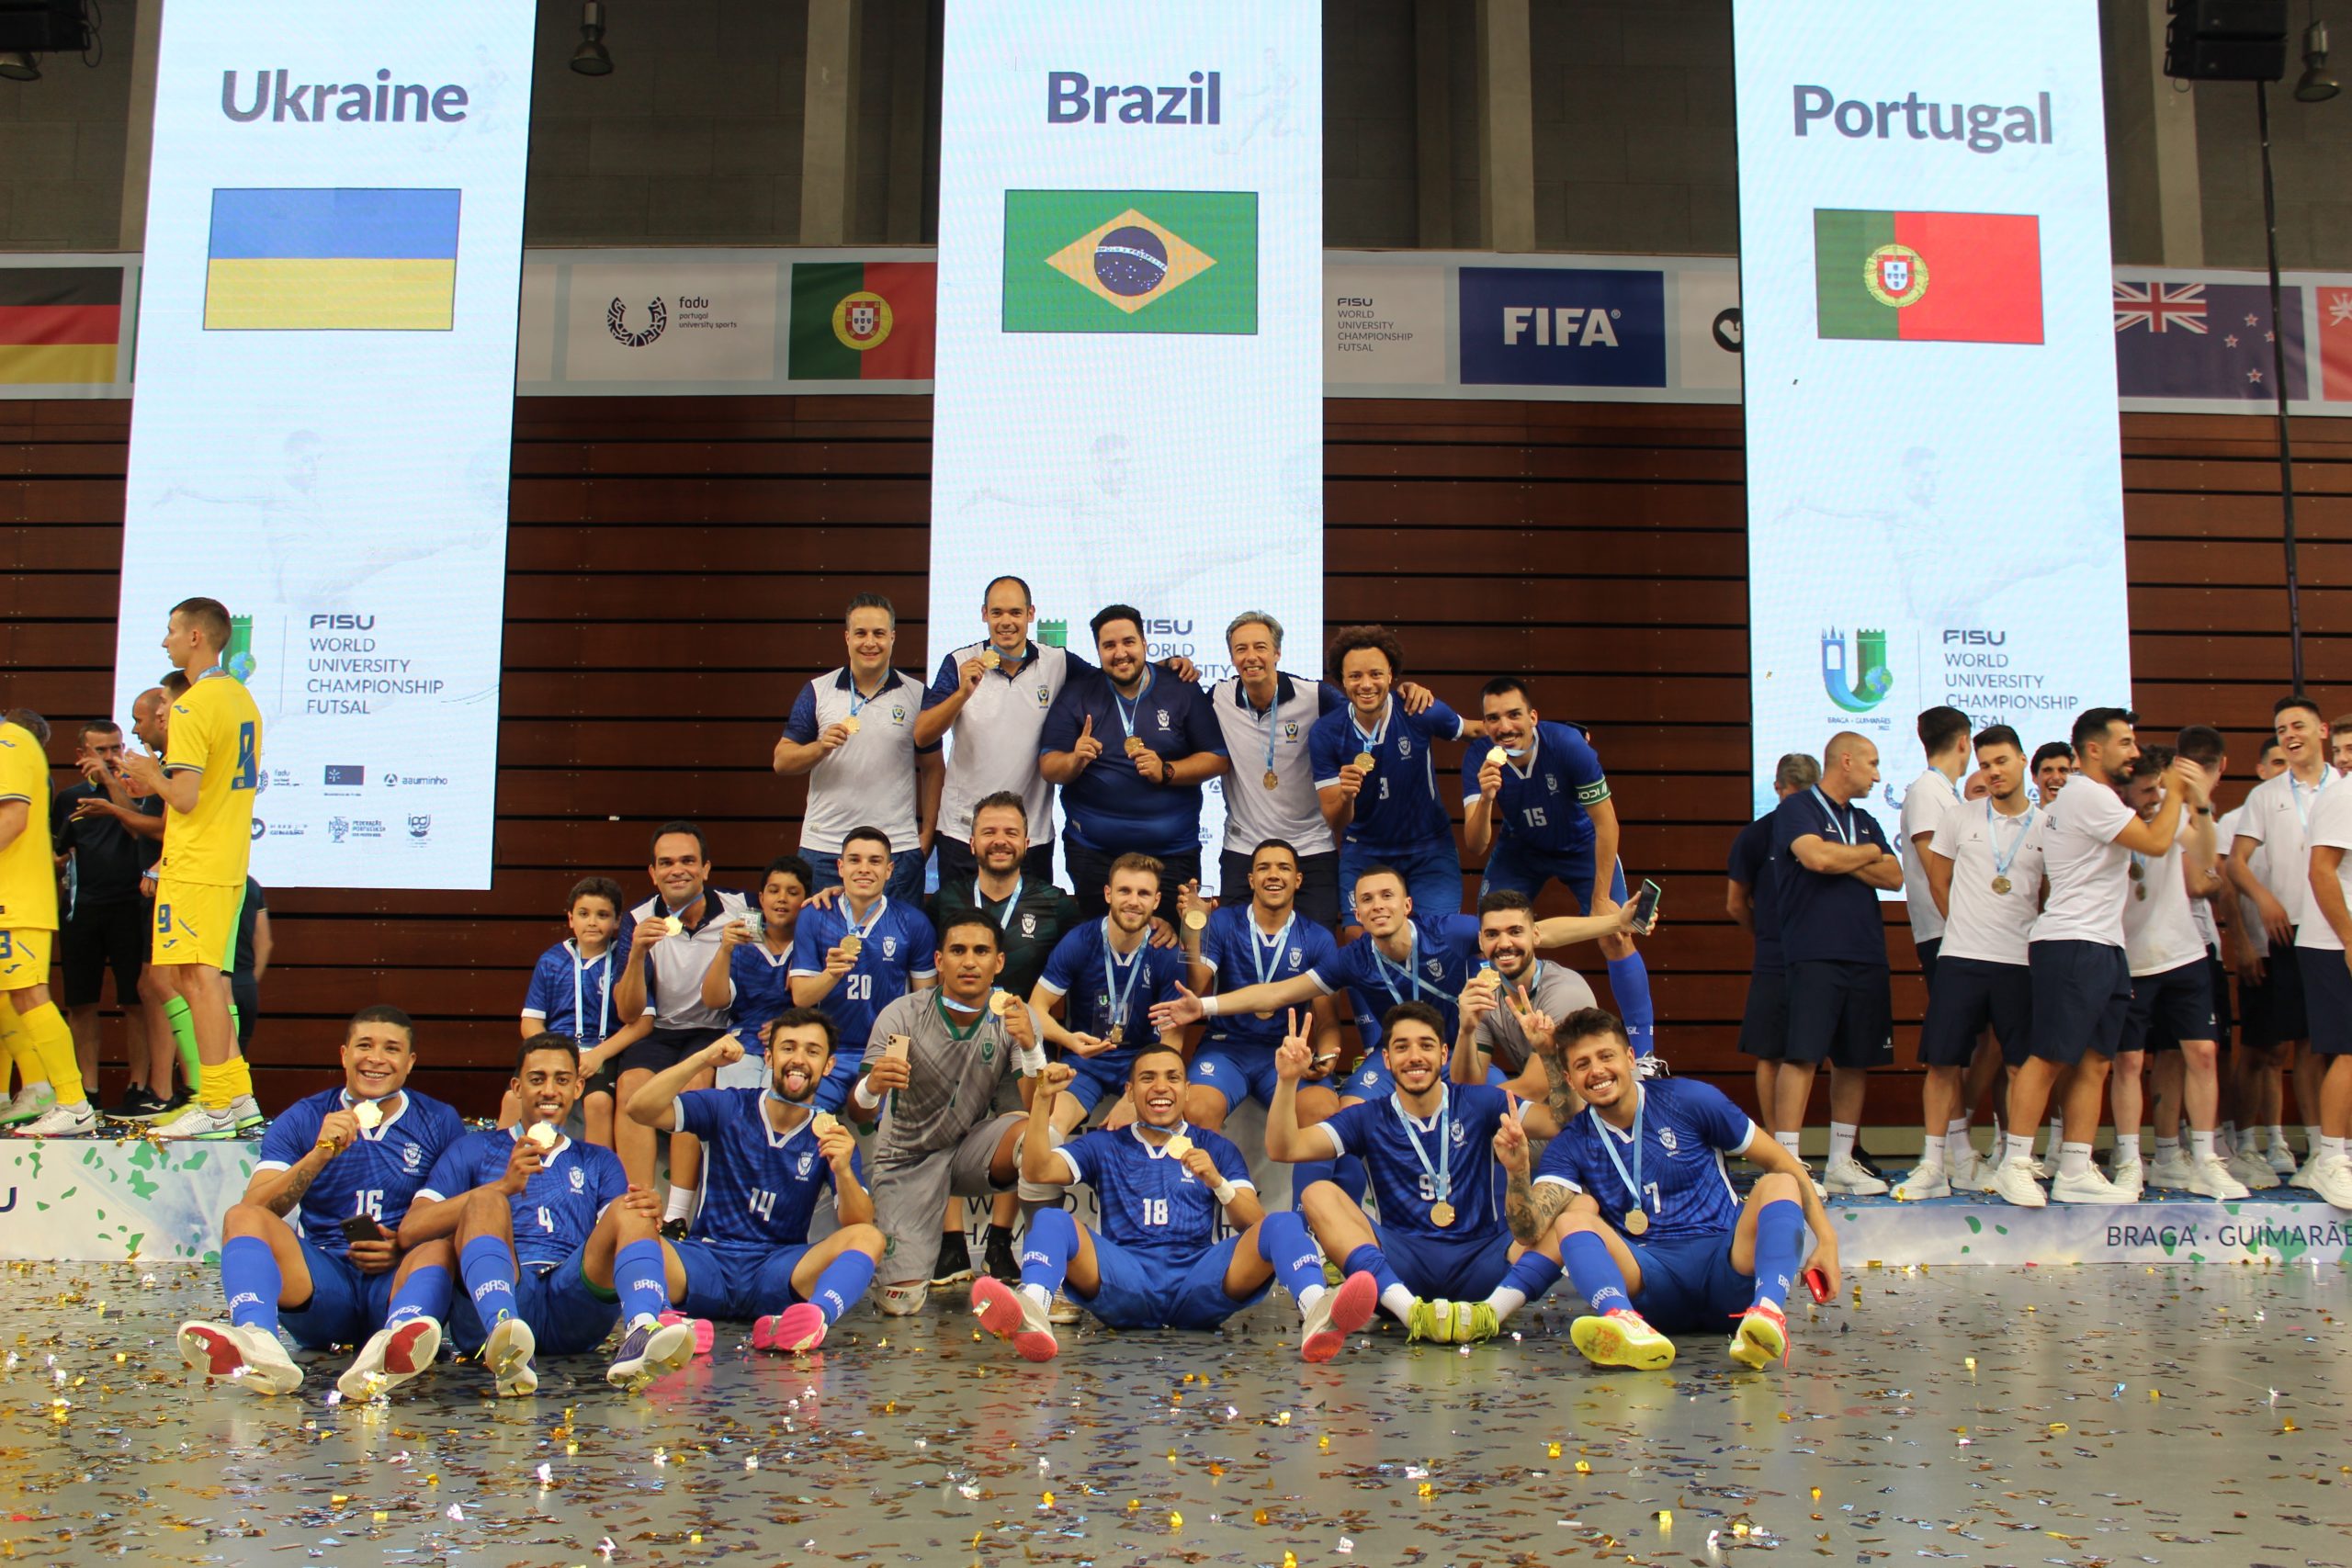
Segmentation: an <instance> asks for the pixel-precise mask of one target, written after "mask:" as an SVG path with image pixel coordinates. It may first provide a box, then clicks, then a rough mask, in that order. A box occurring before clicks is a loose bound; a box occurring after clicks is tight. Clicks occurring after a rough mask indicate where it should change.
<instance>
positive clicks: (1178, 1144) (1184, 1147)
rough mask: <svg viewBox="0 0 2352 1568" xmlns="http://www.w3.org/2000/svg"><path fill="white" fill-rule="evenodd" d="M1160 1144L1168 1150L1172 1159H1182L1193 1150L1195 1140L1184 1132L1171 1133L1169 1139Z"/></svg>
mask: <svg viewBox="0 0 2352 1568" xmlns="http://www.w3.org/2000/svg"><path fill="white" fill-rule="evenodd" d="M1159 1146H1160V1147H1161V1148H1163V1149H1166V1150H1167V1151H1168V1157H1169V1158H1170V1159H1182V1158H1183V1157H1184V1156H1186V1155H1188V1154H1191V1153H1192V1152H1193V1140H1192V1139H1190V1138H1188V1137H1186V1136H1184V1134H1182V1133H1170V1134H1168V1141H1167V1142H1166V1143H1164V1144H1162V1145H1159Z"/></svg>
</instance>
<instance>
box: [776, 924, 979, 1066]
mask: <svg viewBox="0 0 2352 1568" xmlns="http://www.w3.org/2000/svg"><path fill="white" fill-rule="evenodd" d="M877 902H878V903H879V905H880V908H878V909H868V910H867V911H866V916H867V919H869V920H870V921H871V922H872V924H871V926H870V927H869V928H866V929H865V945H864V946H862V947H860V948H859V949H858V953H857V963H856V964H854V966H853V967H852V968H851V969H850V972H849V973H848V974H846V975H843V976H842V977H841V980H840V981H839V982H838V983H837V984H836V985H835V986H834V987H833V988H832V990H831V991H830V992H829V993H827V995H826V997H825V999H824V1001H823V1002H822V1003H820V1004H819V1005H820V1006H821V1007H823V1008H824V1010H826V1011H827V1012H829V1013H831V1015H832V1018H833V1023H834V1025H835V1026H836V1027H837V1028H838V1029H840V1031H841V1045H842V1051H843V1052H845V1053H846V1052H850V1051H854V1050H856V1049H859V1048H861V1047H863V1046H864V1045H865V1043H866V1042H867V1041H868V1040H870V1039H872V1038H873V1036H874V1021H875V1019H876V1018H877V1017H879V1016H880V1014H881V1011H882V1010H883V1009H884V1008H886V1007H888V1006H889V1005H890V1004H891V1003H892V1002H895V1001H897V1000H898V999H899V998H900V997H903V996H905V995H906V994H907V993H908V992H909V991H910V990H912V989H913V988H914V982H916V981H917V980H928V979H930V978H932V977H933V976H934V975H936V974H937V973H938V972H939V939H938V938H937V937H936V936H935V935H933V931H932V929H931V922H930V921H929V920H928V919H924V918H923V912H922V910H921V909H919V908H916V907H915V906H914V905H912V904H902V903H899V901H898V900H897V899H895V898H883V899H880V900H878V901H877ZM849 931H850V918H849V900H848V899H847V898H836V899H835V900H833V907H832V908H830V909H818V908H803V909H802V910H801V911H800V919H799V921H798V923H797V924H796V925H795V926H794V927H793V931H792V973H793V974H795V975H821V974H823V973H824V972H825V954H826V953H831V951H832V950H833V949H834V948H836V947H838V946H840V945H841V940H842V937H844V936H846V935H847V934H849ZM738 951H741V950H740V949H739V950H738Z"/></svg>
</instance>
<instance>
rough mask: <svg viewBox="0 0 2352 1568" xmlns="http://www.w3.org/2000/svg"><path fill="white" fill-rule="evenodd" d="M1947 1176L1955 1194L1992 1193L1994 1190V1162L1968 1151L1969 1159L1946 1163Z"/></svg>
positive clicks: (1973, 1151)
mask: <svg viewBox="0 0 2352 1568" xmlns="http://www.w3.org/2000/svg"><path fill="white" fill-rule="evenodd" d="M1945 1174H1946V1176H1947V1177H1948V1178H1949V1179H1950V1180H1951V1190H1953V1191H1955V1192H1990V1191H1991V1190H1993V1162H1992V1161H1991V1160H1989V1159H1986V1158H1985V1156H1983V1155H1981V1154H1978V1153H1977V1152H1976V1151H1975V1150H1974V1149H1971V1150H1969V1151H1968V1155H1967V1157H1966V1158H1965V1159H1962V1160H1960V1161H1958V1162H1953V1161H1950V1160H1947V1161H1946V1172H1945Z"/></svg>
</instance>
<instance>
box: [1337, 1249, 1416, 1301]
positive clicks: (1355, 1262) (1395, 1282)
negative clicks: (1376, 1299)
mask: <svg viewBox="0 0 2352 1568" xmlns="http://www.w3.org/2000/svg"><path fill="white" fill-rule="evenodd" d="M1341 1267H1342V1268H1343V1269H1345V1270H1346V1271H1347V1272H1348V1273H1351V1274H1370V1275H1371V1276H1372V1282H1373V1283H1374V1284H1375V1285H1378V1286H1379V1287H1380V1293H1381V1294H1382V1295H1383V1296H1384V1297H1385V1296H1386V1295H1387V1294H1388V1292H1390V1291H1391V1290H1399V1291H1401V1290H1403V1289H1404V1288H1405V1281H1404V1280H1399V1279H1398V1278H1397V1270H1396V1269H1391V1268H1390V1267H1388V1259H1387V1258H1386V1256H1385V1255H1384V1254H1383V1253H1382V1252H1381V1250H1380V1248H1378V1247H1374V1246H1373V1245H1372V1243H1370V1242H1366V1243H1364V1244H1363V1246H1362V1247H1357V1248H1356V1249H1355V1250H1354V1251H1353V1252H1351V1253H1349V1254H1348V1260H1347V1262H1346V1263H1344V1264H1342V1265H1341Z"/></svg>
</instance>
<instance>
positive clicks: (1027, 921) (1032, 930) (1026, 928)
mask: <svg viewBox="0 0 2352 1568" xmlns="http://www.w3.org/2000/svg"><path fill="white" fill-rule="evenodd" d="M1021 934H1022V935H1023V936H1035V935H1036V934H1037V917H1036V916H1035V915H1023V916H1022V917H1021Z"/></svg>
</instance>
